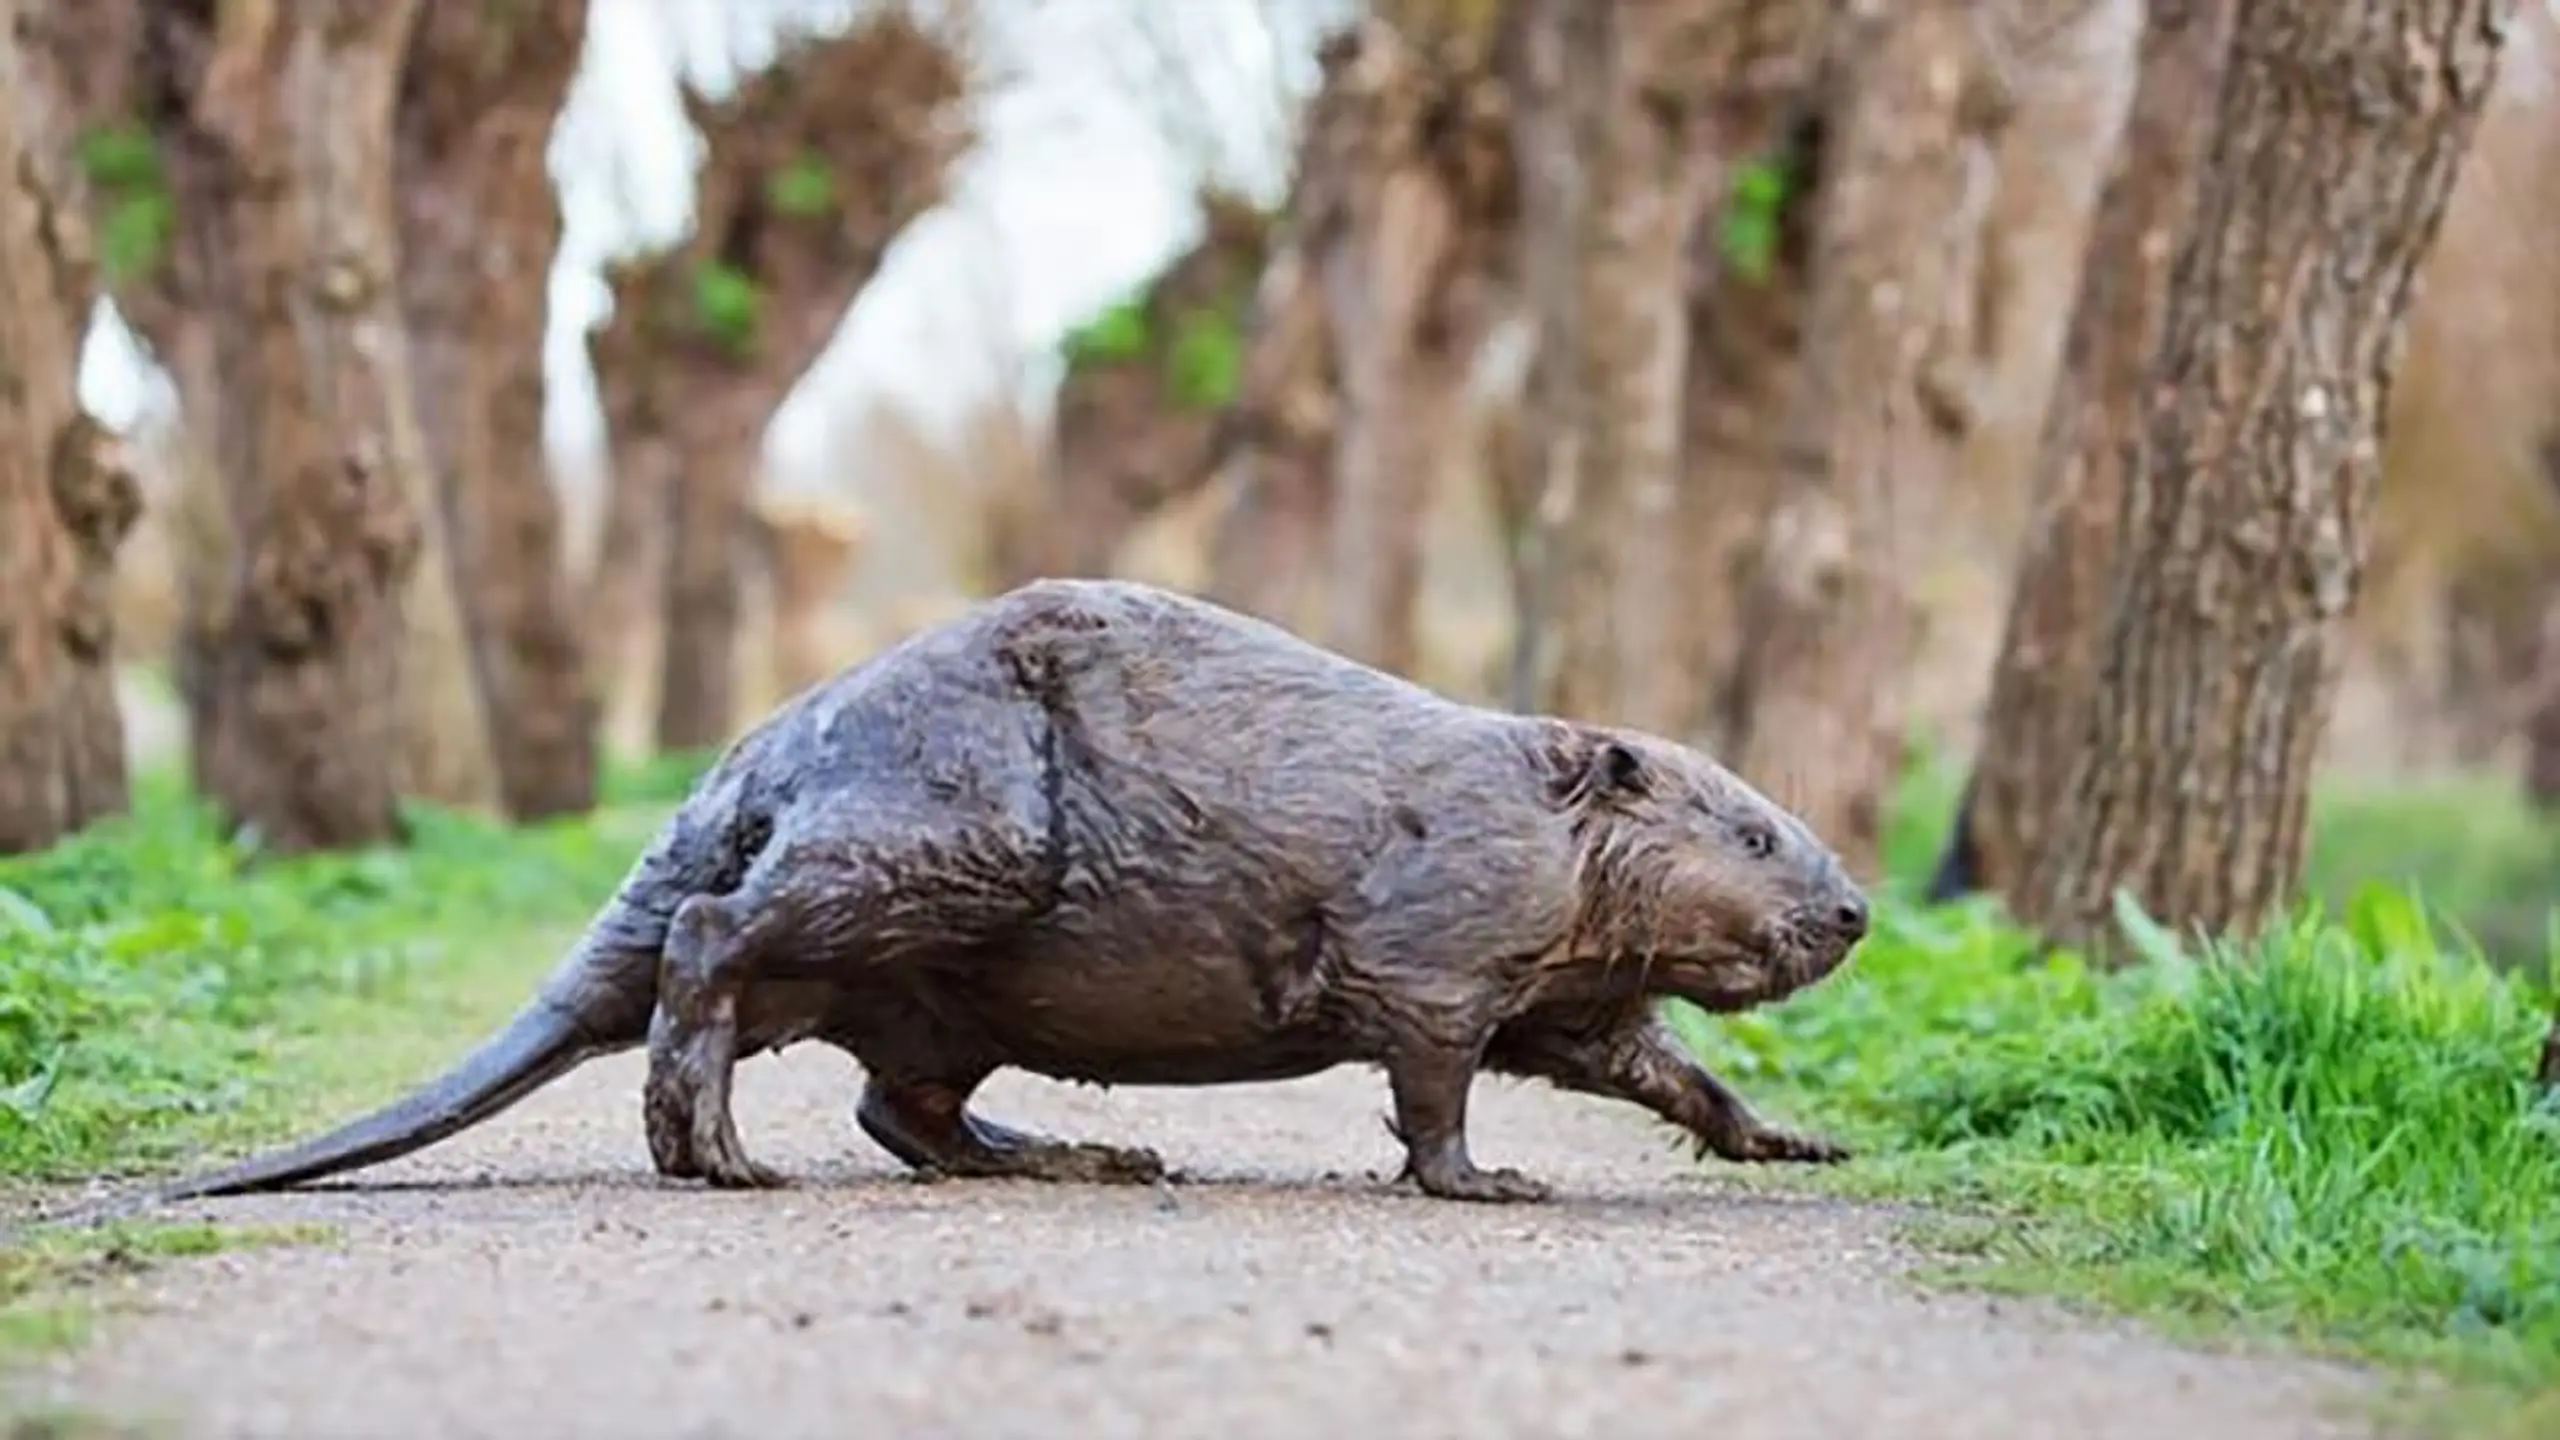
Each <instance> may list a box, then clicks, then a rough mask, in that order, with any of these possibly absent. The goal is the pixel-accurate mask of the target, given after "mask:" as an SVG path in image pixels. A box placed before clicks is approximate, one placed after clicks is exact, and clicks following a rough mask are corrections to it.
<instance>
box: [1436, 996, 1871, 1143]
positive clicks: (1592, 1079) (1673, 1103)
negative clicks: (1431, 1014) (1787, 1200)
mask: <svg viewBox="0 0 2560 1440" xmlns="http://www.w3.org/2000/svg"><path fill="white" fill-rule="evenodd" d="M1485 1066H1486V1068H1487V1069H1490V1070H1493V1071H1495V1072H1497V1073H1500V1074H1505V1075H1519V1076H1534V1077H1536V1078H1538V1079H1542V1080H1546V1081H1550V1082H1552V1083H1554V1084H1555V1085H1558V1086H1560V1087H1562V1088H1564V1089H1567V1090H1578V1091H1581V1092H1582V1093H1584V1094H1589V1095H1606V1096H1609V1097H1610V1098H1612V1099H1617V1100H1629V1101H1633V1102H1634V1103H1636V1104H1638V1105H1642V1106H1644V1107H1645V1108H1646V1109H1648V1110H1651V1111H1653V1112H1654V1113H1655V1114H1657V1115H1660V1116H1661V1117H1662V1118H1664V1119H1665V1120H1668V1121H1670V1122H1671V1123H1672V1124H1674V1125H1677V1126H1679V1127H1680V1128H1681V1129H1682V1130H1684V1131H1686V1132H1688V1134H1689V1135H1690V1136H1691V1138H1692V1139H1694V1140H1695V1141H1696V1144H1697V1149H1698V1153H1699V1154H1700V1155H1701V1156H1705V1155H1708V1154H1714V1155H1717V1156H1720V1157H1722V1158H1724V1159H1727V1160H1733V1161H1738V1162H1742V1163H1746V1164H1750V1163H1765V1162H1770V1161H1781V1162H1783V1161H1794V1162H1798V1163H1803V1164H1814V1165H1824V1164H1832V1163H1835V1162H1838V1161H1842V1160H1846V1159H1848V1158H1849V1152H1848V1151H1847V1150H1846V1149H1844V1148H1843V1147H1841V1146H1840V1145H1838V1144H1836V1143H1834V1142H1833V1141H1830V1140H1826V1139H1823V1138H1822V1137H1820V1136H1818V1135H1802V1134H1798V1133H1796V1132H1794V1131H1791V1130H1782V1129H1780V1128H1778V1127H1777V1126H1775V1125H1771V1124H1769V1123H1768V1122H1767V1121H1764V1120H1762V1119H1760V1118H1759V1117H1758V1116H1756V1115H1754V1114H1752V1113H1751V1107H1750V1106H1749V1105H1746V1104H1744V1103H1743V1099H1742V1097H1741V1096H1740V1095H1737V1094H1735V1093H1734V1091H1733V1089H1732V1087H1730V1086H1728V1085H1726V1084H1725V1083H1724V1082H1723V1081H1722V1080H1719V1079H1717V1078H1716V1076H1715V1074H1714V1072H1712V1071H1710V1070H1708V1069H1707V1067H1705V1066H1704V1065H1701V1064H1699V1063H1698V1062H1697V1061H1696V1060H1695V1059H1694V1058H1692V1057H1691V1056H1690V1054H1689V1053H1688V1051H1687V1050H1686V1049H1685V1048H1683V1047H1682V1046H1681V1044H1680V1042H1679V1040H1678V1038H1677V1037H1675V1036H1673V1035H1672V1034H1671V1032H1670V1030H1669V1029H1668V1028H1667V1027H1665V1026H1664V1025H1663V1024H1662V1022H1661V1021H1660V1020H1658V1019H1656V1018H1654V1016H1653V1015H1652V1014H1651V1013H1650V1012H1649V1011H1644V1010H1639V1011H1637V1012H1635V1013H1634V1014H1632V1015H1630V1016H1628V1017H1627V1018H1626V1019H1624V1020H1622V1021H1620V1022H1618V1023H1616V1024H1612V1025H1607V1026H1603V1027H1600V1028H1597V1029H1592V1030H1580V1029H1576V1028H1571V1027H1567V1026H1564V1025H1560V1024H1556V1025H1541V1024H1539V1023H1538V1022H1536V1021H1534V1020H1526V1021H1517V1022H1514V1023H1513V1024H1512V1025H1509V1026H1506V1027H1504V1029H1503V1031H1502V1033H1501V1034H1500V1035H1498V1036H1496V1037H1495V1038H1494V1042H1493V1044H1492V1046H1491V1047H1490V1048H1489V1049H1488V1050H1487V1052H1486V1055H1485Z"/></svg>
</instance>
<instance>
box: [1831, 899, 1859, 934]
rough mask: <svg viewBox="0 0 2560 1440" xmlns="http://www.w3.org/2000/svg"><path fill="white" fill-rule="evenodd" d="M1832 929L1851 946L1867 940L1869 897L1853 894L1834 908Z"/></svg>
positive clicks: (1832, 909)
mask: <svg viewBox="0 0 2560 1440" xmlns="http://www.w3.org/2000/svg"><path fill="white" fill-rule="evenodd" d="M1831 928H1833V929H1835V930H1837V931H1839V932H1840V934H1841V937H1842V938H1843V939H1846V940H1848V941H1849V942H1850V943H1851V944H1856V943H1857V942H1858V941H1860V940H1863V939H1865V938H1867V897H1866V896H1864V895H1859V894H1855V893H1852V894H1849V895H1847V896H1845V897H1843V898H1842V899H1841V900H1840V902H1839V903H1838V904H1836V905H1834V906H1832V908H1831Z"/></svg>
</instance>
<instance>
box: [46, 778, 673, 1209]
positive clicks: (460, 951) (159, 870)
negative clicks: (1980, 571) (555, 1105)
mask: <svg viewBox="0 0 2560 1440" xmlns="http://www.w3.org/2000/svg"><path fill="white" fill-rule="evenodd" d="M678 783H679V782H678V780H677V779H676V778H675V776H674V774H673V773H672V772H655V773H641V774H636V775H627V776H617V777H616V783H615V787H614V790H613V792H612V793H611V794H610V795H609V797H608V799H609V801H610V802H611V803H609V804H608V806H607V807H606V808H604V809H601V810H599V811H598V812H597V813H596V814H595V815H593V816H591V817H585V818H582V819H579V820H576V821H571V822H564V823H558V824H552V825H546V826H539V827H533V828H528V829H523V830H515V831H510V830H507V829H503V828H501V827H497V826H494V825H490V824H485V823H481V822H477V821H474V820H470V819H466V818H463V817H458V816H454V815H450V814H444V813H440V812H436V811H432V810H418V811H414V812H413V813H412V817H411V818H412V820H413V822H414V828H415V840H414V843H413V844H411V845H410V846H408V847H406V848H403V849H399V850H383V851H374V852H366V853H358V854H350V855H339V856H326V857H314V858H309V859H301V860H294V861H289V862H278V863H266V864H257V865H245V866H244V865H243V864H242V863H241V861H240V860H239V859H238V858H237V857H236V856H235V855H234V854H232V853H231V852H230V851H229V850H227V849H226V848H225V847H224V846H223V845H222V844H221V843H220V841H219V839H218V836H217V832H216V830H215V827H214V825H213V822H212V819H211V816H210V815H209V814H208V813H207V812H206V810H205V809H204V808H203V807H202V806H200V805H198V804H197V803H195V802H193V801H192V800H190V799H189V798H188V797H186V796H185V795H184V794H182V793H181V792H180V791H179V790H178V789H177V787H176V786H174V785H173V784H171V783H169V782H168V781H166V780H153V781H151V782H149V783H147V784H145V785H144V786H143V787H142V788H141V793H140V794H139V795H138V796H137V800H136V806H135V813H134V814H133V815H131V816H130V817H127V818H125V819H122V820H118V821H115V822H112V823H109V824H106V825H101V826H99V827H96V828H95V829H93V830H91V831H89V832H87V833H85V834H82V835H80V836H78V837H75V838H74V839H72V840H71V841H69V842H67V843H65V844H63V845H60V846H58V847H56V848H54V849H52V850H49V851H46V852H44V853H42V854H38V855H34V856H28V857H23V858H17V859H12V860H7V861H0V1181H19V1182H24V1181H31V1180H49V1179H65V1178H70V1177H74V1176H81V1175H88V1174H95V1173H98V1172H101V1171H114V1170H124V1169H131V1168H136V1167H145V1166H157V1165H165V1164H167V1163H169V1162H170V1161H172V1160H173V1159H175V1158H177V1157H178V1156H180V1155H181V1154H182V1153H185V1152H187V1151H190V1150H192V1149H194V1148H196V1147H200V1146H204V1145H207V1144H222V1143H237V1142H239V1141H242V1140H244V1139H249V1138H263V1137H265V1136H268V1135H272V1134H275V1133H278V1132H279V1131H280V1130H282V1129H285V1128H290V1125H291V1122H292V1120H293V1119H294V1117H296V1116H297V1115H298V1116H299V1117H300V1118H301V1119H302V1120H303V1121H304V1122H305V1123H307V1120H308V1117H309V1114H310V1113H311V1107H312V1106H313V1105H314V1104H315V1103H317V1104H319V1105H321V1106H323V1107H325V1106H326V1105H327V1103H328V1101H329V1100H330V1099H332V1098H337V1097H339V1096H342V1095H343V1094H344V1093H345V1092H346V1091H348V1090H350V1089H353V1088H360V1087H361V1086H363V1084H364V1083H365V1082H366V1081H367V1080H368V1079H375V1078H378V1077H379V1076H380V1075H381V1074H383V1073H384V1072H385V1071H386V1070H390V1069H393V1068H395V1067H396V1066H397V1065H399V1064H401V1063H404V1062H412V1061H415V1060H416V1059H417V1056H418V1054H421V1053H423V1054H427V1055H429V1056H430V1057H431V1058H430V1060H429V1061H428V1063H430V1064H431V1063H433V1060H432V1057H434V1056H440V1055H442V1054H443V1052H444V1051H446V1050H449V1049H450V1047H451V1045H452V1044H453V1042H454V1040H455V1039H456V1038H457V1036H458V1035H459V1034H461V1033H462V1031H461V1030H460V1027H459V1026H458V1024H455V1023H453V1022H455V1021H458V1020H459V1019H461V1018H462V1017H459V1016H448V1015H445V1014H441V1013H439V1012H438V1008H437V1007H438V1006H439V1005H442V1004H446V1003H453V998H454V997H456V996H458V995H464V994H470V995H475V996H476V995H478V994H479V993H480V990H479V989H478V988H476V987H474V986H471V985H466V984H461V983H458V982H459V981H460V980H462V979H463V978H464V977H463V976H462V974H461V973H460V972H464V971H473V970H476V969H477V968H478V967H486V966H495V967H498V968H499V971H500V973H501V974H503V975H504V976H506V977H508V978H509V979H511V980H512V982H513V984H514V987H515V989H516V991H517V994H516V995H515V996H514V997H513V998H521V992H522V988H523V985H524V983H525V977H526V976H528V975H530V974H534V973H538V972H539V969H540V967H541V966H543V965H545V964H547V963H548V961H549V959H550V955H549V953H547V952H548V950H549V949H550V948H551V947H555V946H556V945H557V944H558V943H559V942H560V941H561V940H562V939H563V938H565V937H566V936H567V935H570V934H573V933H574V932H575V929H576V927H577V926H578V925H579V924H581V923H583V922H584V921H585V919H586V918H587V917H588V915H589V914H590V913H592V911H593V909H594V907H595V905H596V904H597V902H598V901H599V900H600V899H601V898H602V897H603V896H605V895H606V894H607V893H609V892H610V891H611V889H612V887H613V886H614V884H615V883H616V882H617V881H618V880H619V879H620V878H621V876H622V874H623V872H624V870H625V869H626V868H627V867H628V865H629V864H630V862H631V860H632V858H633V856H634V855H635V854H636V853H637V851H638V849H639V847H640V846H641V845H642V844H643V843H645V842H646V840H647V838H648V835H649V833H650V830H651V828H652V827H653V826H654V825H655V823H656V821H657V819H658V818H659V816H660V815H661V814H662V813H663V798H664V796H665V795H666V793H667V792H668V790H669V789H670V788H671V787H672V786H675V785H677V784H678ZM536 946H539V947H541V949H540V950H539V951H535V953H528V952H529V951H534V947H536ZM476 1013H477V1012H475V1014H476ZM481 1018H494V1016H483V1017H481ZM405 1036H415V1037H418V1040H419V1043H420V1045H421V1046H423V1049H422V1050H413V1049H411V1048H409V1047H404V1044H403V1037H405ZM297 1051H298V1052H300V1053H299V1054H298V1055H297V1054H294V1052H297ZM289 1056H290V1057H291V1059H292V1063H287V1060H288V1057H289ZM409 1073H410V1074H413V1075H414V1073H415V1069H414V1068H413V1069H412V1070H411V1071H410V1072H409Z"/></svg>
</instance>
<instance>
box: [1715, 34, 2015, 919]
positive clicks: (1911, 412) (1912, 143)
mask: <svg viewBox="0 0 2560 1440" xmlns="http://www.w3.org/2000/svg"><path fill="white" fill-rule="evenodd" d="M1986 23H1987V22H1986V21H1985V19H1984V18H1983V16H1982V15H1981V14H1980V13H1978V11H1977V9H1976V7H1974V6H1972V5H1969V4H1966V3H1962V0H1909V3H1905V4H1901V5H1895V6H1890V7H1882V8H1881V9H1880V10H1879V11H1877V12H1874V13H1870V14H1867V15H1864V16H1861V17H1859V18H1857V19H1855V20H1853V21H1851V22H1850V23H1849V25H1848V28H1847V29H1846V31H1845V32H1844V33H1843V34H1842V36H1841V37H1840V44H1839V46H1838V47H1837V49H1836V51H1835V55H1836V56H1837V57H1838V58H1837V61H1836V65H1837V70H1836V73H1835V74H1834V75H1833V76H1832V77H1831V81H1830V84H1831V86H1832V88H1831V90H1830V91H1829V94H1830V97H1831V106H1832V108H1831V110H1830V118H1829V119H1827V120H1826V122H1825V125H1824V131H1825V153H1824V174H1823V183H1822V191H1821V194H1820V196H1819V198H1818V200H1817V202H1816V203H1817V205H1818V207H1819V209H1818V212H1817V218H1816V221H1815V241H1814V246H1815V249H1814V258H1813V266H1812V269H1813V290H1812V293H1811V295H1810V297H1809V301H1808V306H1809V310H1808V316H1807V322H1806V326H1805V345H1806V351H1805V357H1804V366H1805V368H1804V372H1803V376H1802V382H1803V391H1802V394H1801V397H1800V399H1799V403H1798V404H1797V406H1796V408H1795V410H1794V412H1793V413H1792V415H1791V417H1790V420H1789V422H1788V423H1789V431H1788V433H1789V435H1790V437H1791V439H1790V442H1789V443H1790V448H1791V449H1795V450H1798V451H1799V452H1800V454H1801V459H1800V461H1799V464H1800V465H1801V469H1800V470H1799V471H1798V473H1797V474H1795V475H1793V476H1791V477H1790V483H1789V486H1788V488H1787V490H1786V491H1785V493H1783V494H1781V495H1780V496H1778V497H1777V500H1776V503H1775V506H1774V508H1773V510H1772V512H1771V514H1770V516H1769V518H1768V521H1767V523H1766V524H1765V526H1764V527H1763V530H1762V533H1761V541H1760V547H1759V552H1758V555H1757V556H1756V557H1755V564H1754V567H1753V570H1754V574H1753V582H1752V588H1751V593H1750V594H1749V595H1748V596H1747V597H1746V602H1745V606H1744V609H1743V611H1742V622H1743V634H1744V636H1745V637H1746V638H1745V641H1744V651H1743V654H1742V656H1741V659H1740V663H1739V665H1738V666H1737V676H1736V688H1737V692H1738V694H1737V702H1738V703H1737V710H1738V712H1739V719H1740V723H1739V724H1738V725H1737V730H1738V734H1737V736H1736V739H1735V745H1736V753H1737V755H1738V757H1739V760H1740V765H1739V768H1740V769H1741V770H1742V771H1743V773H1745V774H1746V775H1748V776H1750V777H1751V779H1752V780H1753V782H1754V783H1756V784H1758V785H1760V786H1761V787H1763V788H1764V789H1766V790H1768V791H1769V792H1770V793H1771V795H1772V796H1773V797H1774V798H1776V799H1778V800H1779V801H1780V802H1781V803H1783V804H1786V805H1788V806H1790V807H1791V808H1793V809H1794V810H1795V811H1796V812H1797V813H1799V814H1800V815H1802V816H1803V817H1804V818H1805V820H1806V822H1807V823H1808V824H1809V825H1811V826H1812V827H1813V829H1814V831H1815V832H1816V833H1818V834H1820V835H1822V836H1823V837H1824V838H1825V839H1826V840H1827V841H1829V842H1830V843H1831V844H1832V845H1833V846H1834V847H1835V848H1837V849H1838V850H1839V851H1840V853H1841V854H1842V856H1843V857H1844V859H1845V860H1846V861H1847V863H1848V864H1849V865H1850V866H1851V868H1852V869H1853V870H1855V871H1857V872H1859V873H1862V874H1863V873H1869V872H1871V871H1872V870H1873V867H1874V865H1875V863H1876V847H1877V844H1878V842H1879V840H1880V839H1881V835H1882V829H1883V816H1884V803H1885V800H1886V798H1887V794H1888V792H1889V790H1890V789H1891V787H1892V785H1893V782H1894V780H1895V779H1896V777H1897V775H1898V773H1899V771H1900V768H1901V760H1902V746H1903V738H1904V737H1903V691H1904V687H1905V681H1906V667H1907V664H1908V656H1909V655H1910V653H1911V651H1912V649H1913V646H1914V644H1915V642H1916V640H1917V637H1918V634H1919V616H1918V607H1917V604H1916V602H1915V599H1914V597H1913V595H1912V593H1911V591H1910V588H1909V586H1910V582H1909V579H1908V576H1909V574H1910V572H1911V569H1912V567H1913V563H1914V561H1915V559H1916V558H1917V557H1916V556H1915V555H1914V554H1913V553H1912V551H1913V549H1914V546H1913V544H1912V538H1911V537H1912V535H1913V533H1914V532H1913V526H1914V524H1915V523H1916V522H1917V520H1918V519H1919V516H1920V512H1921V511H1922V510H1923V509H1925V508H1926V507H1928V506H1930V505H1932V504H1940V503H1944V501H1945V499H1946V496H1947V493H1948V487H1949V482H1950V479H1951V475H1952V472H1953V468H1954V465H1955V458H1956V452H1957V448H1958V445H1959V444H1960V442H1961V440H1962V426H1963V424H1964V423H1965V417H1964V416H1963V415H1962V414H1961V413H1960V412H1959V411H1956V410H1953V409H1951V408H1950V407H1948V406H1946V405H1944V404H1938V403H1934V402H1935V401H1936V400H1937V397H1939V396H1940V395H1941V394H1942V393H1943V392H1944V390H1945V389H1946V388H1947V387H1946V386H1945V384H1944V381H1943V378H1942V375H1941V373H1940V368H1941V367H1943V366H1944V365H1946V364H1947V363H1949V357H1950V356H1954V355H1960V354H1963V353H1964V352H1965V351H1966V350H1968V349H1969V345H1970V336H1969V334H1967V333H1966V332H1965V330H1964V329H1963V321H1964V320H1965V319H1966V318H1967V317H1966V311H1967V307H1968V306H1969V303H1970V300H1971V297H1972V295H1973V293H1974V288H1973V282H1974V263H1975V259H1976V255H1977V252H1978V247H1979V241H1980V229H1981V223H1982V215H1983V211H1984V208H1985V206H1986V204H1987V202H1988V200H1989V198H1990V192H1989V186H1988V181H1989V177H1990V149H1989V146H1990V139H1991V135H1992V133H1993V131H1994V130H1995V129H1996V127H1997V125H1998V124H1999V123H2000V121H2001V119H2002V113H2001V112H2002V111H2003V109H2004V108H2005V95H2004V94H2003V93H2002V91H2001V88H2000V85H1999V82H1998V78H1997V76H1996V75H1995V74H1994V73H1993V69H1992V64H1991V55H1990V51H1989V49H1988V47H1987V43H1986V42H1987V41H1988V40H1989V39H1990V38H1991V37H1989V36H1987V35H1986V34H1985V33H1984V26H1985V25H1986Z"/></svg>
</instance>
